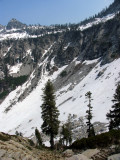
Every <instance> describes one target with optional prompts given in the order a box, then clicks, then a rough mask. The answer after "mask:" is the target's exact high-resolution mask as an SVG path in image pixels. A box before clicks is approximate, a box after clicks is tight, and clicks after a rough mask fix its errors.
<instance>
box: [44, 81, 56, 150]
mask: <svg viewBox="0 0 120 160" xmlns="http://www.w3.org/2000/svg"><path fill="white" fill-rule="evenodd" d="M42 99H43V104H42V105H41V108H42V119H43V124H42V131H43V133H45V134H46V135H49V136H50V145H51V148H52V149H53V147H54V138H55V136H56V135H57V134H58V128H59V120H58V116H59V111H58V109H57V107H56V103H55V95H54V88H53V84H52V82H51V81H50V80H48V82H47V83H46V85H45V88H44V89H43V96H42Z"/></svg>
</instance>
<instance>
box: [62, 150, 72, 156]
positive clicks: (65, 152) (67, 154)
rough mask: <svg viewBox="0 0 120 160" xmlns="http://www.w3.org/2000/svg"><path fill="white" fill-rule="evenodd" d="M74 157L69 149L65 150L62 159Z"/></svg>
mask: <svg viewBox="0 0 120 160" xmlns="http://www.w3.org/2000/svg"><path fill="white" fill-rule="evenodd" d="M73 155H74V152H73V151H72V150H71V149H67V150H66V151H64V152H63V156H64V157H71V156H73Z"/></svg>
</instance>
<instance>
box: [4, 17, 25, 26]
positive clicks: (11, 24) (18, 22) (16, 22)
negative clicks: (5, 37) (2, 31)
mask: <svg viewBox="0 0 120 160" xmlns="http://www.w3.org/2000/svg"><path fill="white" fill-rule="evenodd" d="M24 27H26V24H23V23H21V22H20V21H18V20H16V19H15V18H12V19H11V20H10V21H9V22H8V24H7V27H6V28H7V29H13V28H15V29H19V28H24Z"/></svg>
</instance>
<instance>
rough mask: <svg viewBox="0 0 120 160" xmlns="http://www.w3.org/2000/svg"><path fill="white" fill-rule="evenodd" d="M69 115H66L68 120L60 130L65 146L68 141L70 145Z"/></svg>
mask: <svg viewBox="0 0 120 160" xmlns="http://www.w3.org/2000/svg"><path fill="white" fill-rule="evenodd" d="M70 118H71V115H69V116H68V122H67V123H65V124H64V125H63V126H62V131H61V135H62V137H63V138H62V140H63V144H64V142H65V141H66V146H67V144H68V142H69V144H70V145H71V143H72V131H71V119H70Z"/></svg>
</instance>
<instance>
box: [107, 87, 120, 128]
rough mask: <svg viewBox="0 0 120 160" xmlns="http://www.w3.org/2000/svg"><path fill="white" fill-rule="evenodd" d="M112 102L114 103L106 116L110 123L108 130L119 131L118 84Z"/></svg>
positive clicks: (119, 105)
mask: <svg viewBox="0 0 120 160" xmlns="http://www.w3.org/2000/svg"><path fill="white" fill-rule="evenodd" d="M112 101H113V103H114V105H113V106H112V110H110V112H109V113H107V115H106V116H107V119H108V120H109V121H110V122H109V130H111V129H120V84H119V85H118V86H117V89H116V92H115V94H114V99H113V100H112Z"/></svg>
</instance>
